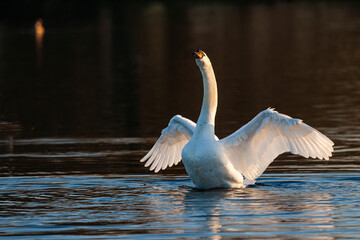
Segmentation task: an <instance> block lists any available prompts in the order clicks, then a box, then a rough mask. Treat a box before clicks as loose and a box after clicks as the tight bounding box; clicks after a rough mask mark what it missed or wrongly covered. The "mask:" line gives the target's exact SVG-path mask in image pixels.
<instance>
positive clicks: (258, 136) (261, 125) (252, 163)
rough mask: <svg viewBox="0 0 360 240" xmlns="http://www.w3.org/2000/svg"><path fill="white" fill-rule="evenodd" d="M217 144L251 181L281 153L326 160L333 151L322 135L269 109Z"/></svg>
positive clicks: (298, 120)
mask: <svg viewBox="0 0 360 240" xmlns="http://www.w3.org/2000/svg"><path fill="white" fill-rule="evenodd" d="M220 142H221V143H222V144H223V146H224V147H225V151H226V154H227V155H228V157H229V160H230V161H231V162H232V164H233V165H234V167H235V168H236V169H237V170H238V171H240V172H241V173H242V174H243V175H244V176H245V177H246V178H247V179H250V180H254V179H256V178H257V177H259V176H260V175H261V174H262V173H263V172H264V171H265V169H266V168H267V167H268V166H269V164H270V163H271V162H272V161H273V160H274V159H275V158H276V157H277V156H279V155H280V154H282V153H284V152H291V153H293V154H297V155H301V156H303V157H306V158H308V157H312V158H319V159H326V160H329V157H330V156H331V155H332V152H333V151H334V149H333V147H332V146H333V145H334V143H333V142H332V141H331V140H330V139H329V138H327V137H326V136H325V135H323V134H322V133H320V132H319V131H317V130H316V129H314V128H312V127H310V126H309V125H307V124H305V123H303V122H302V120H300V119H294V118H291V117H289V116H287V115H284V114H280V113H278V112H276V111H274V110H273V109H270V108H269V109H267V110H264V111H262V112H261V113H259V114H258V115H257V116H256V117H255V118H254V119H252V120H251V121H250V122H249V123H247V124H246V125H244V126H243V127H241V128H240V129H239V130H237V131H236V132H235V133H233V134H231V135H230V136H228V137H226V138H224V139H222V140H220Z"/></svg>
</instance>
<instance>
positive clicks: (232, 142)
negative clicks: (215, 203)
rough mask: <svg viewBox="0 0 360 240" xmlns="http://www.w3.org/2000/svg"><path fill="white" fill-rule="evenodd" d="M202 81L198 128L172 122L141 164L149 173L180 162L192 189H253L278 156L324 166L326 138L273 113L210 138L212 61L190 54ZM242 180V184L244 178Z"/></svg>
mask: <svg viewBox="0 0 360 240" xmlns="http://www.w3.org/2000/svg"><path fill="white" fill-rule="evenodd" d="M193 55H194V56H195V59H196V60H195V61H196V64H197V65H198V67H199V68H200V72H201V74H202V77H203V84H204V96H203V103H202V108H201V112H200V116H199V119H198V121H197V123H194V122H193V121H191V120H189V119H187V118H184V117H182V116H180V115H176V116H174V117H173V118H172V119H171V120H170V122H169V125H168V126H167V127H166V128H165V129H163V131H162V132H161V136H160V138H159V139H158V140H157V141H156V143H155V145H154V146H153V147H152V148H151V150H150V151H149V152H148V153H147V154H146V155H145V156H144V157H143V158H142V159H141V160H140V161H141V162H146V163H145V167H149V166H150V170H155V172H158V171H159V170H164V169H166V168H167V167H171V166H173V165H176V164H178V163H179V162H180V160H181V159H182V161H183V163H184V166H185V169H186V172H187V173H188V174H189V176H190V178H191V180H192V182H193V183H194V185H195V187H196V188H201V189H210V188H240V187H245V186H246V185H247V184H250V183H254V182H255V179H256V178H257V177H259V176H260V175H261V174H262V173H263V172H264V171H265V169H266V168H267V167H268V166H269V164H270V163H271V162H272V161H273V160H274V159H275V158H276V157H277V156H279V155H280V154H282V153H284V152H291V153H293V154H297V155H301V156H303V157H306V158H308V157H312V158H319V159H326V160H328V159H329V157H331V155H332V152H333V151H334V149H333V145H334V143H333V142H332V141H331V140H330V139H329V138H327V137H326V136H325V135H324V134H322V133H320V132H319V131H317V130H316V129H314V128H312V127H310V126H309V125H307V124H305V123H303V122H302V120H300V119H294V118H291V117H289V116H287V115H284V114H281V113H278V112H277V111H275V110H274V109H271V108H269V109H267V110H264V111H262V112H260V113H259V114H258V115H257V116H256V117H255V118H254V119H252V120H251V121H250V122H249V123H247V124H246V125H244V126H243V127H241V128H240V129H239V130H237V131H236V132H234V133H233V134H231V135H230V136H228V137H226V138H224V139H221V140H219V139H218V138H217V137H216V136H215V133H214V127H215V114H216V108H217V85H216V79H215V74H214V70H213V68H212V65H211V62H210V59H209V58H208V56H207V55H206V54H205V53H204V52H203V51H201V50H197V51H195V52H194V53H193ZM244 177H245V178H244Z"/></svg>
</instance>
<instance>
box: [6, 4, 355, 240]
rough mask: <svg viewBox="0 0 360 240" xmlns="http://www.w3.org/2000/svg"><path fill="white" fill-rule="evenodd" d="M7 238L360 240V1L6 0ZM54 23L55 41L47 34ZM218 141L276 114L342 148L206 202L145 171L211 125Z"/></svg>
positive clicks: (201, 194)
mask: <svg viewBox="0 0 360 240" xmlns="http://www.w3.org/2000/svg"><path fill="white" fill-rule="evenodd" d="M0 5H1V7H0V238H4V239H89V238H96V239H119V238H126V239H128V238H134V239H175V238H177V239H188V238H189V239H199V238H205V239H221V238H225V239H230V238H239V239H304V238H308V239H360V232H359V231H360V230H359V229H360V196H359V195H360V125H359V122H360V108H359V106H360V101H359V100H360V68H359V63H360V31H359V29H360V14H359V12H360V1H107V0H101V1H98V0H94V1H88V0H86V1H85V0H77V1H62V0H57V1H23V0H19V1H2V2H1V4H0ZM38 18H42V19H43V23H44V28H45V33H44V34H43V35H41V34H40V35H39V34H35V30H34V24H35V21H36V20H37V19H38ZM197 48H200V49H202V50H204V51H205V52H206V53H207V54H208V56H210V58H211V60H212V64H213V67H214V69H215V74H216V78H217V82H218V90H219V106H218V112H217V116H216V135H217V136H218V137H219V138H223V137H225V136H228V135H229V134H231V133H233V132H234V131H236V130H237V129H238V128H240V127H241V126H242V125H244V124H246V123H247V122H248V121H250V120H251V119H252V118H253V117H254V116H256V114H258V113H259V112H260V111H262V110H264V109H267V108H268V107H275V108H276V110H278V111H279V112H281V113H284V114H287V115H290V116H292V117H295V118H300V119H303V120H304V122H305V123H307V124H308V125H310V126H312V127H314V128H316V129H318V130H319V131H321V132H322V133H324V134H325V135H326V136H328V137H329V138H330V139H331V140H332V141H333V142H334V143H335V146H334V149H335V151H334V154H333V156H332V157H331V158H330V160H329V161H322V160H316V159H304V158H302V157H298V156H294V155H290V154H283V155H281V156H279V157H278V158H277V159H276V160H275V161H274V162H273V163H272V164H271V165H270V166H269V168H268V169H267V170H266V171H265V174H263V175H262V176H261V177H260V178H259V179H258V180H257V182H256V184H255V185H253V186H251V187H249V188H246V189H232V190H211V191H198V190H196V189H194V188H193V187H192V183H191V181H190V179H189V178H188V176H187V174H186V172H185V169H184V167H183V166H182V164H181V163H180V164H179V165H177V166H173V167H172V168H169V169H166V170H165V171H160V172H159V173H158V174H153V173H151V172H150V171H149V169H147V168H144V166H143V164H142V163H140V162H139V159H141V158H142V157H143V156H144V155H145V154H146V152H147V151H148V150H149V149H150V148H151V147H152V145H153V144H154V142H155V141H156V139H157V137H159V135H160V133H161V130H162V129H163V128H164V127H166V126H167V124H168V121H169V120H170V119H171V117H172V116H174V115H176V114H181V115H183V116H184V117H187V118H189V119H191V120H193V121H196V119H197V118H198V116H199V112H200V108H201V100H202V94H203V86H202V80H201V74H200V72H199V70H198V67H197V66H196V64H195V63H194V59H193V56H192V55H191V52H193V51H194V50H195V49H197Z"/></svg>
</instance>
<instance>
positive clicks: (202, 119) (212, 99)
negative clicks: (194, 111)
mask: <svg viewBox="0 0 360 240" xmlns="http://www.w3.org/2000/svg"><path fill="white" fill-rule="evenodd" d="M200 71H201V75H202V77H203V83H204V97H203V103H202V107H201V112H200V116H199V119H198V121H197V124H198V125H203V124H210V125H215V114H216V108H217V85H216V79H215V74H214V70H213V68H212V66H211V65H210V66H206V67H200Z"/></svg>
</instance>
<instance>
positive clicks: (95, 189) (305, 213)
mask: <svg viewBox="0 0 360 240" xmlns="http://www.w3.org/2000/svg"><path fill="white" fill-rule="evenodd" d="M359 189H360V174H291V175H286V174H265V175H263V176H262V177H261V178H259V179H258V181H257V183H256V184H255V185H254V186H251V187H250V188H246V189H232V190H221V189H216V190H211V191H199V190H196V189H194V188H193V187H192V183H191V181H190V179H189V178H188V177H186V176H171V175H170V176H164V175H80V176H76V175H74V176H38V177H5V178H1V179H0V192H1V195H0V196H1V197H0V199H1V208H0V222H1V225H0V234H1V236H3V237H7V238H9V239H47V238H52V239H64V238H83V239H87V238H98V239H111V238H137V239H144V238H147V239H175V238H188V237H191V238H201V237H203V238H210V239H220V238H222V237H239V238H245V237H248V238H251V239H261V238H267V239H268V238H270V239H271V238H274V239H275V238H276V239H304V238H309V239H314V238H318V239H320V238H321V239H328V238H340V239H359V238H360V202H359V198H360V192H359Z"/></svg>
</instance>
